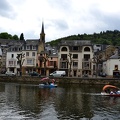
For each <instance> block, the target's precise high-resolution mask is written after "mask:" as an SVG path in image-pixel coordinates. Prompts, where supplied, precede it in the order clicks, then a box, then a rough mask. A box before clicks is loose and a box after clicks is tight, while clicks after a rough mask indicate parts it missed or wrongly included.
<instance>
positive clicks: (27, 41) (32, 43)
mask: <svg viewBox="0 0 120 120" xmlns="http://www.w3.org/2000/svg"><path fill="white" fill-rule="evenodd" d="M38 43H39V39H27V40H26V44H27V45H38Z"/></svg>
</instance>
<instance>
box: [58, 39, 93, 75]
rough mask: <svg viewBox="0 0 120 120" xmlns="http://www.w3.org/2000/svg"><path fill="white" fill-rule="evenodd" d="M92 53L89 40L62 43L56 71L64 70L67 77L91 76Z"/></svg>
mask: <svg viewBox="0 0 120 120" xmlns="http://www.w3.org/2000/svg"><path fill="white" fill-rule="evenodd" d="M93 53H94V52H93V47H92V44H91V41H89V40H71V41H69V40H67V41H62V42H61V44H60V47H59V52H58V61H59V63H58V69H59V70H65V71H66V73H67V75H68V76H73V77H81V76H83V75H86V74H87V75H88V76H92V74H93V62H92V58H93Z"/></svg>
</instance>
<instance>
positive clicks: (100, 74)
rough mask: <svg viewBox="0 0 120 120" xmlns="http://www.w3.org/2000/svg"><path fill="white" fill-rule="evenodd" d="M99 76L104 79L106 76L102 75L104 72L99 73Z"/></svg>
mask: <svg viewBox="0 0 120 120" xmlns="http://www.w3.org/2000/svg"><path fill="white" fill-rule="evenodd" d="M99 76H101V77H106V76H107V74H106V73H104V72H100V73H99Z"/></svg>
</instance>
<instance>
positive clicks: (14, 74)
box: [5, 71, 16, 76]
mask: <svg viewBox="0 0 120 120" xmlns="http://www.w3.org/2000/svg"><path fill="white" fill-rule="evenodd" d="M5 75H7V76H16V73H14V72H11V71H9V72H6V73H5Z"/></svg>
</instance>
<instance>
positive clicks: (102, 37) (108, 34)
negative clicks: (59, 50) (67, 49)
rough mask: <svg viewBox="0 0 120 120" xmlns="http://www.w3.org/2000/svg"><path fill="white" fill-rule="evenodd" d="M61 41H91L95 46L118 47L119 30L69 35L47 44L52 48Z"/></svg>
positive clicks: (119, 42) (119, 39)
mask: <svg viewBox="0 0 120 120" xmlns="http://www.w3.org/2000/svg"><path fill="white" fill-rule="evenodd" d="M61 40H91V41H92V43H95V44H110V45H114V46H116V45H117V46H120V31H119V30H114V31H111V30H107V31H101V32H100V33H93V34H86V33H84V34H78V35H71V36H67V37H63V38H59V39H56V40H52V41H50V42H47V43H49V44H50V45H52V46H54V45H57V44H58V43H59V42H60V41H61Z"/></svg>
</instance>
